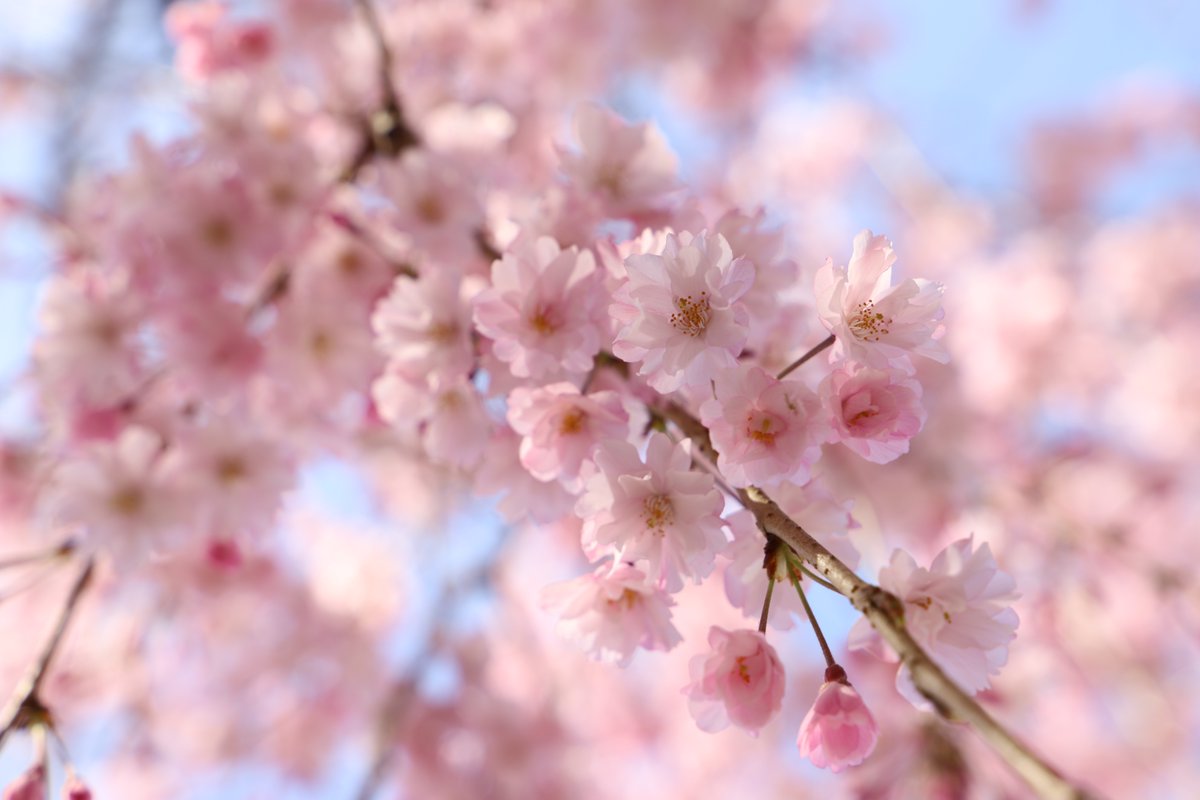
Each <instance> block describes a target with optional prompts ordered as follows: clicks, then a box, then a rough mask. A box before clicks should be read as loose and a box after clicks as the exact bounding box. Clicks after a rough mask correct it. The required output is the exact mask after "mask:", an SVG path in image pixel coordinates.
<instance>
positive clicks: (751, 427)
mask: <svg viewBox="0 0 1200 800" xmlns="http://www.w3.org/2000/svg"><path fill="white" fill-rule="evenodd" d="M714 392H715V394H716V397H714V398H712V399H709V400H706V401H705V402H704V403H703V404H702V405H701V406H700V419H701V421H702V422H703V423H704V424H705V425H706V426H708V429H709V432H710V433H711V435H712V442H713V446H714V447H716V448H717V452H718V453H719V454H720V455H719V457H718V460H717V466H718V467H719V468H720V470H721V474H722V475H724V476H725V477H726V479H728V481H729V483H730V484H731V485H732V486H737V487H746V486H751V485H756V484H757V485H762V486H774V485H777V484H779V483H782V482H784V481H790V482H793V483H801V484H802V483H806V482H807V481H808V480H809V478H810V477H811V475H812V465H813V464H815V463H816V462H817V460H818V459H819V458H820V457H821V442H822V441H824V440H825V438H826V435H827V433H828V423H827V422H826V420H825V419H824V416H823V415H822V414H821V413H820V404H819V401H818V400H817V397H816V395H814V394H813V393H812V391H810V390H809V389H808V387H806V386H805V385H804V384H803V383H801V382H800V381H799V380H788V379H785V380H782V381H781V380H777V379H776V378H775V377H774V376H772V375H770V374H769V373H768V372H767V371H766V370H764V369H762V368H761V367H758V366H755V365H753V364H745V365H741V366H738V367H735V368H734V369H730V370H725V371H723V372H721V373H720V374H718V375H717V378H716V380H715V381H714Z"/></svg>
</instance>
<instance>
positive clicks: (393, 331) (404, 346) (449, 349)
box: [371, 270, 474, 378]
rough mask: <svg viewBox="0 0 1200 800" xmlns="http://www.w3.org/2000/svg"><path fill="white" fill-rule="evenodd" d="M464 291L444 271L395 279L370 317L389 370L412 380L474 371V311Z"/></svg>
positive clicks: (459, 282) (450, 275)
mask: <svg viewBox="0 0 1200 800" xmlns="http://www.w3.org/2000/svg"><path fill="white" fill-rule="evenodd" d="M461 287H462V282H461V281H460V280H458V278H457V276H455V275H453V274H446V273H445V272H442V271H440V270H431V271H429V272H428V273H424V274H422V275H421V276H420V277H419V278H409V277H403V276H402V277H399V278H397V279H396V282H395V283H393V284H392V289H391V291H390V292H389V293H388V295H387V297H385V298H384V299H383V300H381V301H380V302H379V304H378V305H377V306H376V307H375V312H374V314H372V315H371V327H372V329H373V330H374V331H375V340H376V343H377V344H378V346H379V349H380V351H381V352H382V353H383V354H384V355H386V356H387V357H388V364H389V367H390V368H392V369H396V370H398V371H400V372H403V373H405V374H407V375H410V376H412V377H414V378H415V377H418V376H426V375H429V374H432V373H437V374H439V375H444V376H446V377H455V376H458V375H465V374H466V373H467V372H469V371H470V369H471V366H472V364H473V362H474V353H473V352H472V350H471V311H470V306H469V305H468V304H467V303H466V302H465V301H464V300H463V299H462V288H461Z"/></svg>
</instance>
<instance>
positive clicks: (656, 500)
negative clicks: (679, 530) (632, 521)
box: [642, 494, 675, 532]
mask: <svg viewBox="0 0 1200 800" xmlns="http://www.w3.org/2000/svg"><path fill="white" fill-rule="evenodd" d="M642 520H643V521H644V522H645V523H646V527H647V528H649V529H651V530H653V531H656V532H661V531H662V529H663V528H664V527H666V526H667V525H670V524H672V523H673V522H675V506H674V504H673V503H671V498H670V497H668V496H667V495H665V494H655V495H651V496H650V497H647V498H646V499H645V500H643V501H642Z"/></svg>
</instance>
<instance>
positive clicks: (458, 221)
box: [379, 148, 484, 274]
mask: <svg viewBox="0 0 1200 800" xmlns="http://www.w3.org/2000/svg"><path fill="white" fill-rule="evenodd" d="M379 176H380V182H381V189H382V191H383V193H384V194H385V195H386V196H387V198H388V200H389V201H391V203H390V212H389V215H388V218H389V219H390V220H391V221H392V223H393V224H394V225H395V227H396V230H397V232H399V233H400V234H402V235H403V237H404V238H405V239H406V240H407V241H408V242H409V245H410V246H411V247H413V248H415V249H417V250H419V251H421V252H423V253H426V254H428V255H429V256H430V257H431V258H433V259H434V260H436V262H437V263H439V264H441V265H443V267H444V268H446V269H452V270H454V271H455V272H458V273H460V274H461V273H464V272H468V271H471V270H473V269H475V268H476V267H478V266H482V265H483V263H484V262H483V259H482V258H481V254H480V249H479V245H478V241H477V238H476V237H477V236H478V235H479V233H480V232H481V231H482V230H483V224H484V215H483V209H482V208H481V207H480V205H479V197H478V195H477V191H478V186H477V184H475V183H473V182H472V181H471V180H470V179H469V178H468V177H467V176H466V175H464V174H463V166H462V165H461V163H459V162H456V161H455V160H453V159H450V158H447V157H445V156H443V155H440V154H433V153H430V152H428V151H426V150H423V149H415V148H414V149H409V150H407V151H406V152H405V153H404V154H403V155H402V156H401V157H400V158H399V159H397V160H395V161H393V162H390V163H386V164H384V165H382V167H381V169H380V171H379Z"/></svg>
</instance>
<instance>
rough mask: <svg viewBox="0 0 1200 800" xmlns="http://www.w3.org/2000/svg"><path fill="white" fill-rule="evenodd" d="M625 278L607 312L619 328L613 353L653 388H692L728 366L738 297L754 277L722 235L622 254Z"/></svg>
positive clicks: (738, 321) (739, 336)
mask: <svg viewBox="0 0 1200 800" xmlns="http://www.w3.org/2000/svg"><path fill="white" fill-rule="evenodd" d="M625 268H626V272H627V273H628V276H629V279H628V281H627V282H626V283H624V284H623V285H622V286H621V287H620V288H619V289H617V291H616V292H615V293H614V295H613V304H612V306H611V308H610V311H609V313H610V314H611V315H612V316H613V318H614V319H616V320H617V321H618V322H619V323H620V324H621V325H622V328H621V330H620V332H619V333H618V334H617V338H616V341H615V342H614V343H613V348H612V350H613V353H614V354H616V356H617V357H618V358H621V359H624V360H625V361H628V362H631V363H638V364H639V368H638V374H639V375H643V376H645V377H646V380H647V382H648V383H649V384H650V385H651V386H653V387H654V388H655V389H657V390H658V391H660V392H663V393H667V392H673V391H675V390H677V389H679V388H680V387H682V386H684V385H689V386H700V385H703V384H705V383H706V382H707V381H709V380H710V379H711V378H712V377H713V376H714V375H715V374H716V373H717V371H718V370H720V369H722V368H725V367H732V366H734V365H735V364H736V363H737V361H736V356H737V355H738V353H740V352H741V350H742V346H743V345H744V344H745V342H746V336H747V330H748V324H749V315H748V314H747V312H746V309H745V307H744V306H743V305H742V304H741V303H740V302H739V300H740V298H741V297H742V296H743V295H745V294H746V292H747V291H748V290H749V289H750V286H751V284H753V282H754V265H753V264H751V263H750V262H749V261H747V260H746V259H744V258H738V259H735V258H734V257H733V253H732V251H731V250H730V248H729V243H728V242H726V241H725V237H723V236H720V235H719V234H718V235H712V236H710V235H707V234H704V233H700V234H696V235H693V234H691V233H687V232H683V233H680V234H678V235H675V234H672V235H670V236H668V237H667V241H666V245H665V246H664V248H663V251H662V253H661V254H660V255H655V254H651V253H644V254H640V255H633V256H630V257H629V258H627V259H625Z"/></svg>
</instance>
